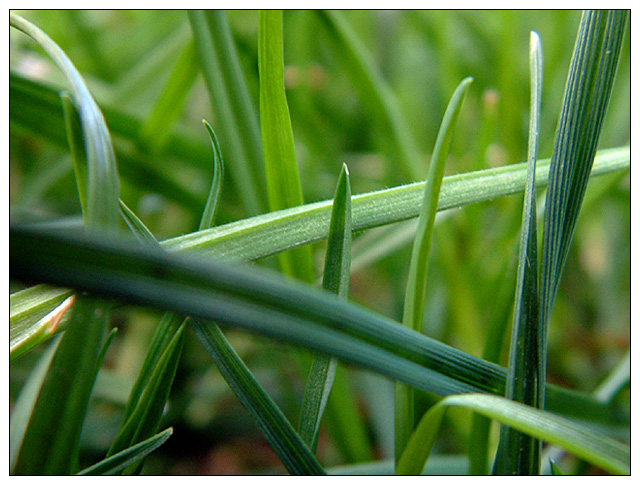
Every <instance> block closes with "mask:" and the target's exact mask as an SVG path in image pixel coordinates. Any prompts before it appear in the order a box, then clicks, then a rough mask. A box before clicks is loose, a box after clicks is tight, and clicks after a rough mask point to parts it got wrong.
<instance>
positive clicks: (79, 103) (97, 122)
mask: <svg viewBox="0 0 640 485" xmlns="http://www.w3.org/2000/svg"><path fill="white" fill-rule="evenodd" d="M10 24H11V26H13V27H15V28H17V29H19V30H21V31H22V32H24V33H25V34H27V35H29V36H30V37H31V38H33V39H34V40H35V41H36V42H38V44H40V46H42V48H43V49H44V50H45V51H46V52H47V54H48V55H49V56H50V57H51V58H52V59H53V61H54V62H55V63H56V64H57V65H58V67H59V68H60V69H61V70H62V72H63V74H64V76H65V78H66V80H67V82H68V83H69V85H70V89H71V95H72V97H73V101H74V103H75V104H76V108H77V110H78V113H79V116H80V123H81V125H82V133H83V138H84V149H85V151H86V159H87V184H86V187H87V204H86V209H87V215H86V224H87V227H88V228H90V229H93V230H107V229H109V228H111V229H116V228H117V224H118V192H119V182H118V171H117V167H116V160H115V155H114V151H113V146H112V143H111V135H110V134H109V130H108V128H107V126H106V123H105V121H104V117H103V115H102V112H101V111H100V109H99V108H98V105H97V104H96V102H95V101H94V99H93V97H92V96H91V93H90V92H89V90H88V88H87V86H86V84H85V82H84V80H83V79H82V76H81V75H80V73H79V72H78V70H77V69H76V68H75V66H74V65H73V63H72V62H71V60H70V59H69V58H68V57H67V55H66V54H65V53H64V51H62V49H60V47H58V45H57V44H56V43H55V42H53V40H51V38H49V37H48V36H47V35H46V34H45V33H44V32H43V31H42V30H40V29H39V28H38V27H36V26H35V25H33V24H31V23H30V22H28V21H26V20H24V19H23V18H22V17H20V16H18V15H15V14H14V13H11V14H10Z"/></svg>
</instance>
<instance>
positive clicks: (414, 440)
mask: <svg viewBox="0 0 640 485" xmlns="http://www.w3.org/2000/svg"><path fill="white" fill-rule="evenodd" d="M451 406H458V407H463V408H466V409H471V410H472V411H474V412H476V413H480V414H482V415H483V416H486V417H489V418H491V419H495V420H496V421H499V422H500V423H502V424H505V425H508V426H510V427H512V428H515V429H518V430H520V431H522V432H523V433H528V434H530V435H531V436H534V437H536V438H538V439H540V440H545V441H547V442H549V443H553V444H555V445H558V446H560V447H562V448H564V449H565V450H567V451H568V452H570V453H572V454H574V455H575V456H577V457H579V458H582V459H583V460H585V461H587V462H589V463H592V464H594V465H597V466H599V467H601V468H603V469H604V470H607V471H608V472H611V473H616V474H621V475H628V474H629V473H631V450H630V448H629V447H628V446H626V445H624V444H622V443H620V442H618V441H615V440H613V439H611V438H607V437H605V436H602V435H599V434H596V433H594V432H593V431H591V430H590V429H588V428H586V427H584V426H581V425H578V424H576V423H575V422H573V421H570V420H568V419H566V418H563V417H560V416H557V415H555V414H552V413H550V412H548V411H543V410H540V409H536V408H533V407H530V406H526V405H524V404H521V403H517V402H515V401H511V400H509V399H505V398H502V397H498V396H489V395H486V394H482V395H480V394H469V395H459V396H449V397H446V398H444V399H442V400H441V401H440V402H438V404H436V405H435V406H433V407H432V408H431V409H430V410H429V411H427V412H426V413H425V415H424V416H423V417H422V419H421V420H420V423H419V424H418V427H417V428H416V431H415V433H414V434H413V435H412V437H411V440H410V441H409V443H408V445H407V448H406V450H405V453H404V454H403V455H402V458H401V460H400V463H399V465H398V468H397V472H398V473H399V474H402V475H417V474H420V473H421V472H422V469H423V468H424V464H425V461H426V460H427V458H428V456H429V453H430V452H431V449H432V447H433V443H434V441H435V438H436V433H437V429H438V425H439V424H440V421H441V420H442V417H443V415H444V413H445V411H446V410H447V408H448V407H451Z"/></svg>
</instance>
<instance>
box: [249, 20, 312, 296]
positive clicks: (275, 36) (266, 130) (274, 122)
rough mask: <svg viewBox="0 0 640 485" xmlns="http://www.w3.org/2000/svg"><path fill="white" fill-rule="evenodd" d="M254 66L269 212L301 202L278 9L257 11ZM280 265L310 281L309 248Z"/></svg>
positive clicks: (293, 253)
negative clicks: (257, 73)
mask: <svg viewBox="0 0 640 485" xmlns="http://www.w3.org/2000/svg"><path fill="white" fill-rule="evenodd" d="M258 68H259V71H260V128H261V130H262V153H263V157H264V171H265V176H266V179H267V195H268V199H269V209H270V210H271V211H272V212H273V211H277V210H282V209H288V208H290V207H296V206H301V205H302V204H303V203H304V201H303V199H302V185H301V182H300V175H299V173H298V162H297V161H296V153H295V148H294V144H293V131H292V128H291V118H290V117H289V107H288V105H287V97H286V94H285V89H284V53H283V39H282V12H281V11H276V10H269V11H260V13H259V14H258ZM280 267H281V269H282V272H283V273H284V274H286V275H290V276H293V277H295V278H298V279H300V280H302V281H306V282H309V283H310V282H312V281H313V278H314V275H313V263H312V260H311V249H310V248H309V247H307V246H304V247H300V248H295V249H293V250H291V251H288V252H286V253H283V254H281V255H280Z"/></svg>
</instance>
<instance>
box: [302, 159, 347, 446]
mask: <svg viewBox="0 0 640 485" xmlns="http://www.w3.org/2000/svg"><path fill="white" fill-rule="evenodd" d="M350 266H351V184H350V182H349V171H348V170H347V166H346V165H343V166H342V171H341V172H340V177H339V178H338V184H337V186H336V193H335V196H334V198H333V209H332V211H331V224H330V227H329V237H328V242H327V252H326V258H325V265H324V275H323V280H322V287H323V288H324V289H325V290H327V291H330V292H332V293H335V294H337V295H339V296H340V297H342V298H344V299H346V298H347V295H348V294H349V279H350V275H351V271H350ZM337 366H338V361H337V359H335V358H333V357H330V356H328V355H322V354H315V355H314V357H313V362H312V364H311V370H310V371H309V377H308V379H307V385H306V388H305V392H304V397H303V401H302V409H301V411H300V425H299V430H300V436H301V437H302V439H303V440H304V442H305V443H307V445H308V446H309V447H310V448H311V450H312V451H313V452H314V453H315V451H316V448H317V445H318V435H319V433H320V420H321V419H322V414H323V413H324V408H325V406H326V405H327V400H328V399H329V393H330V392H331V387H332V385H333V381H334V378H335V375H336V369H337Z"/></svg>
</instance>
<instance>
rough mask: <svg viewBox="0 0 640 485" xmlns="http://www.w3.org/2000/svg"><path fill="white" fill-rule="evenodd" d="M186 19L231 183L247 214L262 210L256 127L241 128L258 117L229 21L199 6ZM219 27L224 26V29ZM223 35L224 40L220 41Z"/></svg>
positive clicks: (259, 159) (264, 206)
mask: <svg viewBox="0 0 640 485" xmlns="http://www.w3.org/2000/svg"><path fill="white" fill-rule="evenodd" d="M189 22H190V23H191V28H192V30H193V35H194V38H195V41H196V46H197V48H198V53H199V55H200V64H201V69H202V73H203V75H204V79H205V82H206V84H207V89H208V91H209V97H210V101H211V104H212V107H213V111H214V113H215V114H216V118H218V119H219V120H220V123H218V124H216V130H217V131H218V133H219V134H220V137H221V138H222V139H223V140H224V143H225V146H226V147H227V151H228V153H227V159H228V160H229V161H230V163H229V165H228V167H229V172H230V175H231V178H232V181H233V184H234V186H235V187H236V189H237V190H238V193H239V194H240V199H241V200H242V202H243V204H244V206H245V210H246V212H247V213H248V214H249V215H256V214H260V213H262V212H264V211H265V209H266V207H267V204H266V202H265V194H264V192H263V190H262V186H263V184H262V183H261V176H260V169H259V168H257V165H259V164H260V162H261V160H262V154H261V152H259V147H260V144H259V143H258V144H257V145H256V143H257V142H259V138H258V139H257V140H256V139H254V138H255V135H254V134H251V133H253V132H254V131H255V130H256V128H251V129H250V130H248V131H247V130H245V129H244V128H243V124H245V123H248V124H250V125H254V124H255V125H256V126H257V121H256V118H257V117H256V115H255V109H254V108H253V107H252V105H251V104H250V98H249V97H248V94H247V92H248V89H247V87H246V81H245V82H243V81H242V80H243V76H242V74H241V70H240V65H239V61H237V55H236V54H235V48H234V47H233V39H232V38H231V35H230V32H229V27H228V24H227V22H226V19H225V17H224V14H222V13H220V14H213V13H208V12H204V11H201V10H192V11H189ZM220 29H224V30H225V32H222V31H221V30H220ZM222 39H226V40H225V41H224V43H223V44H221V45H219V44H218V43H219V42H220V41H221V40H222ZM231 59H234V60H233V61H231ZM232 100H234V101H232ZM240 100H245V101H243V102H241V101H240ZM233 103H236V104H235V105H234V104H233ZM237 103H242V108H239V106H238V104H237ZM243 117H247V118H243ZM256 150H258V151H256Z"/></svg>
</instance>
